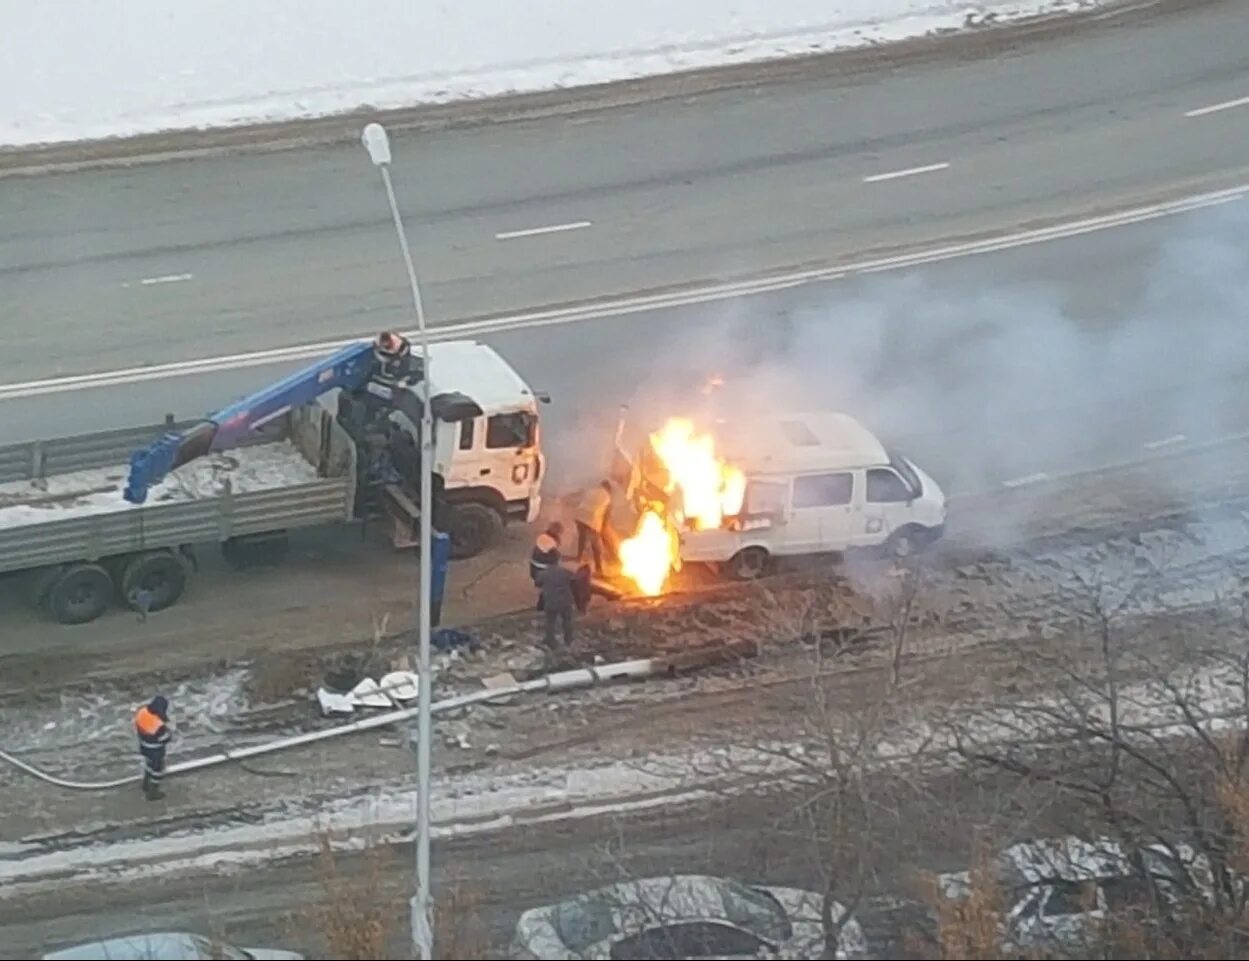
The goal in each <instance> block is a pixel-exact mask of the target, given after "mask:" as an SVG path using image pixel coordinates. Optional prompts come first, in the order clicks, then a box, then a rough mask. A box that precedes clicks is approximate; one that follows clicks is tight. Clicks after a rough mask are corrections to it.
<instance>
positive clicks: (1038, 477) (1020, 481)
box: [1002, 471, 1050, 487]
mask: <svg viewBox="0 0 1249 961" xmlns="http://www.w3.org/2000/svg"><path fill="white" fill-rule="evenodd" d="M1049 479H1050V475H1049V474H1047V473H1045V471H1037V472H1036V473H1035V474H1026V475H1025V476H1023V477H1014V478H1011V479H1010V480H1007V481H1002V486H1003V487H1026V486H1027V485H1028V484H1039V483H1041V481H1047V480H1049Z"/></svg>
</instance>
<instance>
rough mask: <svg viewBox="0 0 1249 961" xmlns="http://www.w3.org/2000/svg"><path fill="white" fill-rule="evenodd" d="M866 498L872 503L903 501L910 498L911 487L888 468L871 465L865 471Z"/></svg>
mask: <svg viewBox="0 0 1249 961" xmlns="http://www.w3.org/2000/svg"><path fill="white" fill-rule="evenodd" d="M867 499H868V502H869V503H872V504H897V503H905V502H906V501H909V500H910V499H911V489H910V488H909V487H907V486H906V481H904V480H903V479H902V478H901V477H899V476H898V475H897V474H896V473H894V472H893V471H891V470H890V469H889V468H887V467H873V468H872V469H871V470H869V471H868V472H867Z"/></svg>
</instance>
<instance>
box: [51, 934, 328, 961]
mask: <svg viewBox="0 0 1249 961" xmlns="http://www.w3.org/2000/svg"><path fill="white" fill-rule="evenodd" d="M43 957H44V959H45V961H131V959H134V961H210V959H219V961H247V959H249V958H251V959H255V961H303V957H304V956H303V955H302V954H296V953H295V952H293V951H279V950H276V949H273V948H236V947H234V946H233V945H229V944H225V943H223V942H221V941H217V940H214V939H212V938H205V937H202V936H201V935H198V934H185V933H182V932H159V933H156V934H132V935H127V936H126V937H121V938H109V939H108V940H106V941H91V942H89V943H87V944H77V945H74V946H73V947H72V948H62V949H61V950H59V951H53V952H52V953H51V954H45V955H44V956H43Z"/></svg>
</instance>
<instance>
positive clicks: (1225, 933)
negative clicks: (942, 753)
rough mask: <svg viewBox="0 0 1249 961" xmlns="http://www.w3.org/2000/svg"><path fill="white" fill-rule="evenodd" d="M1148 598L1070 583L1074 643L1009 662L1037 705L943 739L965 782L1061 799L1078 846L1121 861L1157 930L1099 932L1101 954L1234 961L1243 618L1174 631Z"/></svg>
mask: <svg viewBox="0 0 1249 961" xmlns="http://www.w3.org/2000/svg"><path fill="white" fill-rule="evenodd" d="M1154 584H1155V581H1154V580H1153V579H1152V578H1151V577H1149V576H1148V575H1147V574H1145V575H1140V576H1138V577H1137V578H1134V579H1132V580H1131V581H1130V582H1129V583H1127V584H1126V585H1125V584H1124V582H1123V580H1122V579H1119V580H1117V581H1116V580H1114V579H1109V578H1105V577H1104V576H1099V577H1089V578H1084V579H1082V580H1081V588H1082V591H1081V592H1080V596H1079V597H1078V599H1077V601H1075V602H1073V610H1072V611H1069V612H1063V613H1064V614H1067V615H1074V617H1073V618H1072V619H1073V622H1074V623H1075V624H1076V626H1077V630H1076V631H1075V632H1074V634H1073V635H1071V636H1067V637H1064V638H1062V639H1061V641H1060V642H1059V643H1055V644H1047V645H1036V646H1033V647H1030V648H1027V649H1021V650H1020V652H1019V656H1020V661H1021V665H1022V666H1023V669H1024V670H1025V671H1027V672H1029V673H1031V674H1033V675H1034V676H1036V677H1041V678H1044V679H1046V681H1047V683H1046V685H1045V686H1046V688H1047V692H1046V693H1045V694H1044V695H1042V696H1039V697H1035V698H1033V699H1031V700H1027V701H1013V702H998V703H995V704H992V705H989V706H987V707H985V708H984V709H982V710H980V711H976V712H973V713H970V714H965V715H964V716H962V717H959V718H956V719H953V720H952V721H951V722H950V723H949V725H948V733H949V736H950V737H951V741H952V743H953V745H954V749H955V751H956V753H957V755H958V756H959V757H961V758H962V759H963V760H964V761H965V762H969V763H970V764H971V765H972V766H973V768H977V769H981V770H988V771H993V772H997V773H999V774H1006V775H1009V776H1012V777H1016V778H1018V779H1020V780H1021V781H1023V782H1026V783H1028V784H1031V785H1045V786H1048V787H1050V788H1052V789H1055V790H1057V791H1058V792H1059V793H1060V795H1061V796H1062V797H1063V798H1064V799H1065V802H1066V803H1067V804H1068V805H1069V806H1070V809H1071V810H1072V811H1073V812H1074V813H1076V814H1077V815H1078V819H1079V821H1081V822H1082V831H1081V833H1082V834H1084V835H1086V836H1089V837H1106V838H1109V839H1112V840H1113V842H1114V843H1115V844H1116V845H1120V846H1121V849H1122V851H1123V852H1124V857H1125V858H1126V860H1127V861H1128V862H1129V864H1128V865H1127V866H1126V867H1125V869H1124V873H1127V874H1130V875H1132V876H1134V877H1137V878H1140V879H1142V880H1143V881H1144V882H1146V886H1147V888H1148V890H1149V892H1150V899H1151V901H1152V903H1153V905H1154V907H1155V909H1156V911H1155V913H1156V915H1157V917H1156V923H1154V924H1152V925H1151V926H1145V927H1142V926H1141V925H1139V924H1137V925H1128V926H1122V925H1120V926H1116V923H1115V921H1114V919H1113V918H1111V920H1110V921H1109V922H1108V925H1109V926H1108V927H1106V926H1103V928H1102V929H1101V930H1099V932H1098V935H1097V936H1098V945H1097V947H1098V949H1099V950H1111V942H1113V943H1114V945H1117V947H1118V949H1123V947H1124V940H1125V938H1127V939H1128V940H1131V941H1133V944H1132V948H1133V950H1135V951H1136V952H1137V953H1136V954H1135V955H1134V956H1136V957H1167V956H1175V957H1182V956H1189V957H1198V956H1200V957H1216V956H1217V957H1225V956H1235V955H1234V954H1232V955H1229V954H1225V953H1222V952H1224V951H1225V950H1230V949H1231V946H1232V945H1235V944H1240V943H1241V938H1242V933H1241V927H1242V924H1243V922H1244V919H1245V913H1246V893H1247V892H1246V886H1245V884H1244V883H1243V881H1242V877H1243V875H1242V873H1241V867H1240V866H1241V865H1243V864H1244V853H1245V851H1246V847H1245V845H1246V839H1247V837H1249V835H1247V834H1246V829H1247V828H1249V781H1247V771H1246V762H1247V761H1249V733H1247V732H1249V727H1247V724H1246V722H1247V721H1249V646H1247V644H1246V641H1247V640H1249V631H1247V630H1246V620H1245V617H1244V614H1243V611H1244V610H1245V609H1246V607H1247V606H1249V605H1245V604H1243V603H1242V604H1239V605H1238V604H1235V603H1227V600H1228V599H1223V603H1221V604H1219V605H1217V606H1216V607H1215V608H1212V609H1207V610H1205V611H1197V612H1192V611H1190V612H1186V613H1185V615H1184V616H1183V617H1182V618H1181V617H1173V616H1169V615H1166V614H1163V613H1158V605H1151V604H1150V599H1151V598H1152V597H1153V593H1152V592H1153V590H1154ZM1111 929H1113V932H1111ZM1108 932H1109V933H1108ZM1143 932H1149V933H1148V936H1146V935H1145V934H1144V933H1143ZM1111 933H1112V934H1113V937H1111ZM1128 935H1131V937H1128ZM1086 949H1088V950H1092V949H1093V946H1090V945H1086ZM1241 950H1243V946H1242V948H1241ZM1173 951H1176V952H1179V953H1178V954H1172V953H1171V952H1173ZM1211 952H1213V953H1211Z"/></svg>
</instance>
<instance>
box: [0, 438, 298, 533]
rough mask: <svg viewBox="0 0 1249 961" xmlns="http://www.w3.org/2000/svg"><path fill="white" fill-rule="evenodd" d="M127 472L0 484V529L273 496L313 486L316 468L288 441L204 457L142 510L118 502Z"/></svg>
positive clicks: (106, 470)
mask: <svg viewBox="0 0 1249 961" xmlns="http://www.w3.org/2000/svg"><path fill="white" fill-rule="evenodd" d="M127 470H128V468H127V466H126V465H125V464H119V465H117V466H115V467H96V468H87V469H84V470H77V471H72V472H70V473H66V474H56V475H53V476H51V477H47V478H37V479H32V480H21V481H10V482H9V483H5V484H0V528H13V527H23V526H26V525H29V524H43V523H47V522H49V521H57V520H65V519H68V518H71V517H93V516H97V515H100V514H112V513H118V512H121V511H133V510H141V509H143V507H152V506H156V505H158V504H169V503H176V502H184V501H196V500H204V499H210V498H216V497H222V496H225V495H227V494H231V493H232V494H248V493H254V492H256V491H267V490H276V489H280V488H284V487H293V486H297V485H299V484H310V483H313V482H315V481H316V480H317V471H316V468H315V467H314V466H313V465H312V464H310V463H309V462H308V460H307V459H306V458H305V457H304V455H303V454H301V453H300V452H299V450H298V449H297V448H296V447H295V446H294V445H293V444H292V443H290V441H288V440H281V441H275V442H271V443H267V444H257V445H255V446H251V447H240V448H237V449H234V450H231V451H227V452H223V453H214V454H209V455H208V456H206V457H202V458H200V459H199V460H196V461H193V462H192V463H190V464H186V465H184V466H182V467H180V468H178V469H177V470H175V471H173V472H172V473H171V474H170V475H169V476H168V477H167V478H165V480H163V481H162V482H161V483H160V484H158V485H157V486H155V487H153V488H152V489H151V491H149V493H148V500H147V503H146V504H145V505H142V506H139V505H135V504H131V503H130V502H129V501H127V500H125V498H123V497H122V490H123V488H124V487H125V485H126V475H127Z"/></svg>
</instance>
